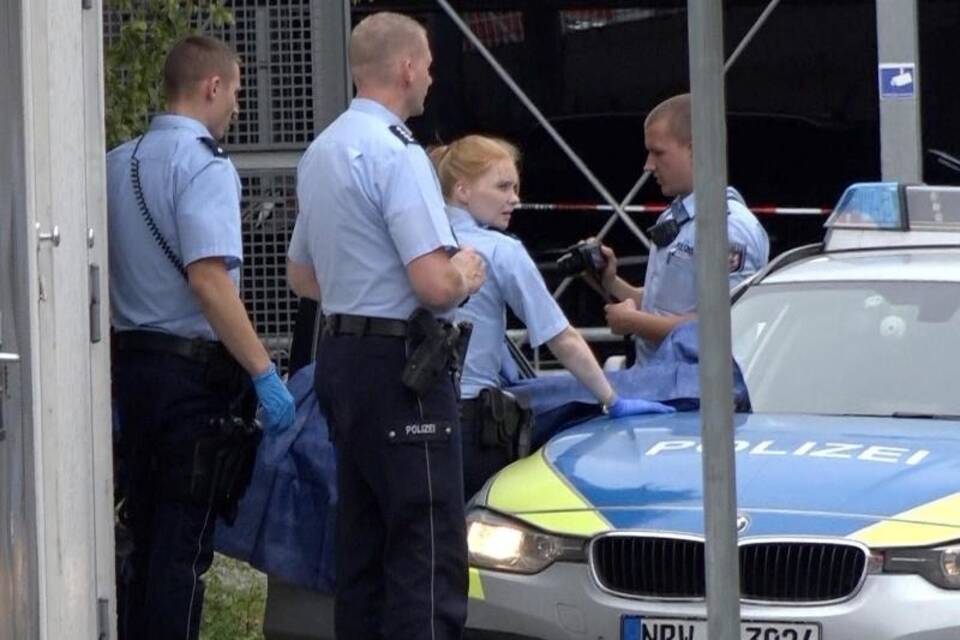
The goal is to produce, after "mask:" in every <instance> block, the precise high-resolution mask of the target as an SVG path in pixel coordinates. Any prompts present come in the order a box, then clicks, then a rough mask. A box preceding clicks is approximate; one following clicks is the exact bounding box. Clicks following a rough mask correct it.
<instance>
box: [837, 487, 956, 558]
mask: <svg viewBox="0 0 960 640" xmlns="http://www.w3.org/2000/svg"><path fill="white" fill-rule="evenodd" d="M847 537H849V538H852V539H854V540H857V541H859V542H862V543H864V544H866V545H867V546H869V547H918V546H928V545H932V544H939V543H943V542H952V541H954V540H957V539H960V493H954V494H952V495H949V496H946V497H943V498H939V499H937V500H934V501H932V502H928V503H926V504H923V505H920V506H919V507H914V508H913V509H909V510H907V511H904V512H902V513H898V514H897V515H895V516H891V517H889V518H886V519H884V520H882V521H880V522H878V523H876V524H872V525H870V526H869V527H865V528H863V529H860V530H859V531H855V532H854V533H852V534H850V535H849V536H847Z"/></svg>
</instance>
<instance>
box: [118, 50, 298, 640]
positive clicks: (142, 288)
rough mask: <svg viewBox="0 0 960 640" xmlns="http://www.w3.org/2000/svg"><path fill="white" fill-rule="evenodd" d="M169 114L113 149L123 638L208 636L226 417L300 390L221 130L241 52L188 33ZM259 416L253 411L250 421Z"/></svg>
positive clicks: (269, 425) (272, 426)
mask: <svg viewBox="0 0 960 640" xmlns="http://www.w3.org/2000/svg"><path fill="white" fill-rule="evenodd" d="M164 90H165V94H166V100H167V112H166V113H164V114H162V115H159V116H157V117H155V118H154V119H153V120H152V122H151V123H150V127H149V129H148V131H147V132H146V133H145V134H144V135H143V136H141V137H139V138H137V139H135V140H131V141H130V142H127V143H125V144H123V145H121V146H119V147H117V148H116V149H114V150H113V151H111V152H110V153H109V154H108V156H107V170H108V173H107V187H108V192H107V206H108V219H109V232H110V276H111V278H110V296H111V309H112V324H113V330H114V335H113V338H112V344H113V347H114V367H113V379H114V389H115V393H116V400H117V405H118V414H119V425H120V433H119V439H120V446H119V448H120V450H121V452H122V457H123V462H122V464H123V467H122V471H121V473H120V474H119V475H120V488H121V492H122V495H123V496H124V501H125V502H124V507H123V520H124V521H125V523H126V525H127V526H128V527H129V529H130V531H131V534H132V538H133V550H132V553H130V555H129V556H128V557H126V558H124V559H123V560H122V561H121V562H120V563H119V567H118V578H119V584H118V592H119V597H118V600H119V603H118V604H119V606H118V610H119V616H120V620H119V632H120V637H121V638H129V639H131V640H134V639H135V640H149V639H153V638H157V639H159V638H178V639H179V638H187V639H190V638H196V637H197V636H198V633H199V626H200V613H201V607H202V604H203V583H202V580H201V576H202V575H203V574H204V572H205V571H206V570H207V569H208V568H209V566H210V563H211V562H212V560H213V532H214V523H215V521H216V517H217V511H218V509H219V508H220V504H219V499H220V497H221V496H220V494H219V493H218V492H217V491H216V490H215V489H214V487H215V485H216V483H217V478H218V476H216V474H215V473H214V472H213V471H212V469H213V468H214V464H215V460H216V456H217V455H219V454H221V453H224V451H223V449H222V447H221V444H222V439H221V438H220V436H222V435H223V434H224V431H223V429H224V426H223V425H224V424H227V425H233V424H235V423H234V422H232V421H226V419H228V418H234V417H236V418H241V419H249V418H251V417H252V409H253V408H254V406H255V403H254V402H253V399H254V398H253V395H252V392H251V378H252V386H253V389H254V390H255V394H256V398H257V399H259V403H260V406H261V408H262V419H263V424H264V428H265V429H267V430H270V431H274V430H280V429H284V428H286V427H287V426H288V425H289V424H291V423H292V421H293V414H294V406H293V399H292V397H291V396H290V394H289V393H288V392H287V390H286V387H285V386H284V385H283V383H282V382H281V381H280V378H279V377H278V376H277V373H276V369H275V368H274V366H273V364H272V363H271V362H270V358H269V356H268V354H267V352H266V350H265V349H264V347H263V345H262V344H261V343H260V341H259V339H258V338H257V335H256V333H255V332H254V329H253V327H252V325H251V324H250V320H249V319H248V317H247V314H246V311H245V310H244V307H243V303H242V302H241V300H240V297H239V293H238V281H239V267H240V264H241V261H242V257H243V252H242V242H241V236H240V181H239V178H238V176H237V172H236V169H235V168H234V166H233V164H232V163H231V162H230V160H228V159H227V157H226V155H225V154H224V152H223V151H222V150H221V148H220V147H219V146H218V144H217V140H218V139H220V138H222V137H223V135H224V134H225V132H226V130H227V127H228V125H229V123H230V121H231V119H232V118H233V116H235V115H236V112H237V94H238V92H239V91H240V67H239V63H238V58H237V56H236V54H235V53H233V52H232V51H231V50H230V48H229V47H227V46H226V45H225V44H224V43H222V42H220V41H218V40H215V39H213V38H208V37H202V36H190V37H187V38H185V39H183V40H181V41H180V42H178V43H177V44H176V45H175V46H174V47H173V49H172V50H171V51H170V53H169V55H168V56H167V59H166V62H165V66H164ZM241 424H245V423H241Z"/></svg>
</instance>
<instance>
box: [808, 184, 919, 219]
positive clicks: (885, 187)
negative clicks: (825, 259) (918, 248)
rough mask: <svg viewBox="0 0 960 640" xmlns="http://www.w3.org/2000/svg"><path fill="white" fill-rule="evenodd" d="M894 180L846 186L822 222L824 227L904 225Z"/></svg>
mask: <svg viewBox="0 0 960 640" xmlns="http://www.w3.org/2000/svg"><path fill="white" fill-rule="evenodd" d="M905 214H906V212H905V211H903V208H902V207H901V206H900V185H899V184H898V183H896V182H858V183H856V184H852V185H850V186H849V187H847V190H846V191H844V192H843V195H842V196H841V197H840V202H839V203H837V206H836V207H835V208H834V210H833V213H832V214H831V215H830V217H829V218H828V219H827V221H826V223H825V224H824V226H825V227H827V228H828V229H889V230H897V231H899V230H903V229H906V228H907V225H906V215H905Z"/></svg>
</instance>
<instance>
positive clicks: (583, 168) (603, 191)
mask: <svg viewBox="0 0 960 640" xmlns="http://www.w3.org/2000/svg"><path fill="white" fill-rule="evenodd" d="M437 4H439V5H440V8H442V9H443V10H444V11H445V12H446V13H447V15H448V16H449V17H450V19H451V20H452V21H453V23H454V24H455V25H457V28H458V29H460V31H461V32H463V35H464V37H465V38H466V39H467V40H469V41H470V44H472V45H473V46H474V48H476V50H477V51H479V52H480V55H482V56H483V57H484V58H485V59H486V61H487V62H488V63H490V66H491V67H493V70H494V71H495V72H496V73H497V75H498V76H500V79H501V80H503V81H504V82H505V83H506V84H507V86H508V87H510V90H511V91H513V93H514V95H516V96H517V98H518V99H519V100H520V102H522V103H523V106H525V107H526V108H527V110H528V111H529V112H530V113H531V114H532V115H533V117H534V118H536V120H537V122H539V123H540V126H542V127H543V128H544V129H546V131H547V133H549V134H550V137H552V138H553V140H554V142H556V143H557V144H558V145H559V146H560V148H561V149H562V150H563V152H564V153H565V154H567V157H568V158H570V160H571V161H572V162H573V164H575V165H576V167H577V169H579V170H580V173H582V174H583V175H584V177H585V178H586V179H587V181H588V182H589V183H590V184H591V185H593V188H594V189H596V190H597V193H599V194H600V197H601V198H603V199H604V200H605V201H606V202H607V204H609V205H610V206H611V207H613V210H614V212H615V213H616V214H617V217H619V218H620V219H621V220H623V224H625V225H627V228H629V229H630V231H632V232H633V234H634V235H635V236H637V237H638V238H639V239H640V241H641V242H642V243H643V244H644V245H645V246H646V247H648V248H649V246H650V242H649V240H647V237H646V236H645V235H643V231H641V230H640V227H638V226H637V225H636V223H634V221H633V220H631V219H630V217H629V216H628V215H627V214H626V213H624V212H623V209H622V208H620V205H619V203H617V201H616V200H614V199H613V196H611V195H610V192H609V191H607V188H606V187H604V186H603V184H601V182H600V181H599V180H598V179H597V177H596V176H595V175H593V172H591V171H590V169H589V168H588V167H587V165H586V164H585V163H584V162H583V160H581V159H580V156H578V155H577V153H576V152H575V151H574V150H573V149H572V148H570V145H568V144H567V141H566V140H564V139H563V137H562V136H561V135H560V134H559V133H557V130H556V129H554V128H553V125H552V124H550V121H549V120H547V118H546V117H544V115H543V114H542V113H541V112H540V109H538V108H537V105H535V104H534V103H533V101H532V100H530V98H528V97H527V94H526V93H524V92H523V89H521V88H520V85H518V84H517V83H516V82H514V80H513V78H511V77H510V74H509V73H507V70H506V69H504V68H503V67H502V66H501V65H500V63H499V62H497V59H496V58H495V57H493V54H492V53H490V51H489V50H488V49H487V47H486V46H484V44H483V43H482V42H481V41H480V39H479V38H477V36H476V35H475V34H474V33H473V31H471V30H470V27H469V26H467V23H465V22H464V21H463V20H462V19H461V18H460V16H459V15H457V12H456V11H455V10H454V9H453V7H451V6H450V3H449V2H447V0H437Z"/></svg>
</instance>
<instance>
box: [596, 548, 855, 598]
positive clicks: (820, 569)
mask: <svg viewBox="0 0 960 640" xmlns="http://www.w3.org/2000/svg"><path fill="white" fill-rule="evenodd" d="M703 560H704V544H703V542H702V541H700V540H691V539H683V538H669V537H654V536H641V535H629V534H628V535H622V534H614V535H607V536H602V537H600V538H597V539H596V540H594V542H593V544H592V545H591V548H590V562H591V565H592V567H593V572H594V575H595V576H596V579H597V581H598V582H599V584H600V586H602V587H603V588H605V589H607V590H608V591H612V592H615V593H618V594H621V595H625V596H631V597H640V598H665V599H670V598H681V599H699V598H703V597H704V593H705V592H706V588H705V586H706V580H705V576H704V568H703ZM866 566H867V557H866V553H865V552H864V550H863V549H862V548H860V547H858V546H855V545H852V544H844V543H840V542H813V541H758V542H750V541H747V542H744V543H742V544H741V546H740V592H741V594H742V598H743V599H744V600H754V601H756V600H762V601H769V602H798V603H815V602H829V601H833V600H840V599H843V598H847V597H849V596H851V595H853V594H854V593H855V592H856V591H857V589H858V588H859V586H860V584H861V582H862V580H863V576H864V572H865V571H866Z"/></svg>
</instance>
